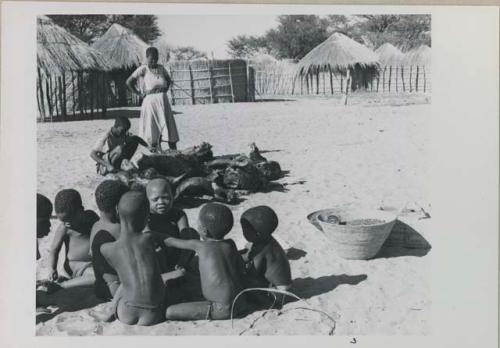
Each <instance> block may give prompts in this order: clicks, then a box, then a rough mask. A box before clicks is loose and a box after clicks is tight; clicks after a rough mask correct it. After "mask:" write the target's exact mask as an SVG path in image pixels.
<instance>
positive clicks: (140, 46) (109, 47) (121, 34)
mask: <svg viewBox="0 0 500 348" xmlns="http://www.w3.org/2000/svg"><path fill="white" fill-rule="evenodd" d="M92 47H94V48H95V49H97V50H98V51H99V52H101V53H102V55H103V56H104V57H105V58H106V59H107V61H108V64H109V65H110V66H111V68H112V69H132V68H134V67H137V66H139V65H141V64H142V63H144V62H145V61H146V49H147V48H148V47H149V46H148V44H146V43H145V42H144V41H142V40H141V39H140V38H139V37H138V36H137V35H135V34H134V33H133V32H132V30H130V29H127V28H125V27H122V26H121V25H119V24H117V23H115V24H113V25H112V26H111V27H110V28H109V29H108V31H106V33H104V35H103V36H101V37H100V38H99V39H97V40H96V41H95V42H94V43H93V44H92Z"/></svg>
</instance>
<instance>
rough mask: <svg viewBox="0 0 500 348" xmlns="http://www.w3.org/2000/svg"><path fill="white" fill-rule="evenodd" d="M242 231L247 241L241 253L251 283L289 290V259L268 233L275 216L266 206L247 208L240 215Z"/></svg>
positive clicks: (275, 222)
mask: <svg viewBox="0 0 500 348" xmlns="http://www.w3.org/2000/svg"><path fill="white" fill-rule="evenodd" d="M240 222H241V227H242V229H243V235H244V236H245V239H246V240H247V241H248V242H250V243H249V244H247V247H246V248H247V252H246V254H245V255H244V256H243V259H244V260H245V263H246V269H247V274H248V276H249V277H250V282H251V283H254V284H251V285H255V286H260V287H276V288H278V289H281V290H289V289H290V288H291V284H292V276H291V272H290V263H289V261H288V258H287V257H286V253H285V251H284V250H283V248H282V247H281V245H280V244H279V243H278V242H277V241H276V239H274V238H273V237H272V236H271V235H272V233H273V232H274V231H275V229H276V227H277V226H278V217H277V216H276V213H275V212H274V210H272V209H271V208H270V207H267V206H258V207H254V208H250V209H248V210H247V211H245V212H244V213H243V215H242V216H241V219H240Z"/></svg>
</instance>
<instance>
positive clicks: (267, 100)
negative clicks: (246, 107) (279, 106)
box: [255, 98, 297, 103]
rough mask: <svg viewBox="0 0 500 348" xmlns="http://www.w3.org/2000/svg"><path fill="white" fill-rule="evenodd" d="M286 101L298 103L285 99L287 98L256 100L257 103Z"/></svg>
mask: <svg viewBox="0 0 500 348" xmlns="http://www.w3.org/2000/svg"><path fill="white" fill-rule="evenodd" d="M284 101H292V102H294V101H297V100H296V99H285V98H276V99H274V98H262V99H255V102H256V103H269V102H284Z"/></svg>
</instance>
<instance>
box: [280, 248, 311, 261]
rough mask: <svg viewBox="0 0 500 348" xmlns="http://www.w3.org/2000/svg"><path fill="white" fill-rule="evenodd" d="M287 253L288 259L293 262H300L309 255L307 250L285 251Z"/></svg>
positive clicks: (294, 249) (291, 249) (292, 249)
mask: <svg viewBox="0 0 500 348" xmlns="http://www.w3.org/2000/svg"><path fill="white" fill-rule="evenodd" d="M285 253H286V257H287V258H288V260H291V261H296V260H299V259H301V258H303V257H305V256H306V255H307V252H306V251H305V250H302V249H297V248H294V247H291V248H288V249H287V250H286V251H285Z"/></svg>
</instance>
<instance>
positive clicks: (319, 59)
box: [297, 33, 378, 75]
mask: <svg viewBox="0 0 500 348" xmlns="http://www.w3.org/2000/svg"><path fill="white" fill-rule="evenodd" d="M355 65H358V66H361V67H372V66H377V65H378V56H377V54H376V53H375V52H373V51H372V50H371V49H369V48H368V47H366V46H363V45H362V44H360V43H358V42H356V41H354V40H352V39H350V38H348V37H347V36H345V35H343V34H341V33H334V34H332V35H331V36H330V37H329V38H328V39H327V40H326V41H324V42H322V43H321V44H319V45H318V46H316V47H315V48H313V49H312V50H311V52H309V53H308V54H307V55H306V56H305V57H304V58H302V59H301V60H300V62H299V63H298V65H297V69H298V70H297V72H298V74H300V75H306V74H308V73H312V72H316V71H317V70H318V69H319V70H332V71H340V72H344V71H346V70H347V69H349V68H354V66H355Z"/></svg>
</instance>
